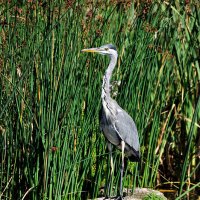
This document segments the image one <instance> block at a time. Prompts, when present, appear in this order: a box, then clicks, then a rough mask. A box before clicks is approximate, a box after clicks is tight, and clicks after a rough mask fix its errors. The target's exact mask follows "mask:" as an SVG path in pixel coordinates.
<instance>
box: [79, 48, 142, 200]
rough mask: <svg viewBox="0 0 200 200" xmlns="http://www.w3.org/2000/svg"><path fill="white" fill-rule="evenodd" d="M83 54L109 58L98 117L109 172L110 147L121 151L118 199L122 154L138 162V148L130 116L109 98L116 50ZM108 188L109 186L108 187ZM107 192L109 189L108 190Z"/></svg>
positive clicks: (110, 49) (95, 49)
mask: <svg viewBox="0 0 200 200" xmlns="http://www.w3.org/2000/svg"><path fill="white" fill-rule="evenodd" d="M82 51H84V52H97V53H100V54H103V55H108V56H109V57H110V63H109V66H108V68H107V70H106V72H105V75H104V77H103V84H102V93H101V100H102V109H101V117H100V126H101V129H102V131H103V133H104V135H105V137H106V139H107V141H108V149H109V152H110V158H111V172H112V173H113V160H112V145H114V146H116V147H117V148H119V149H121V151H122V167H121V181H120V196H119V197H120V199H122V196H123V189H122V179H123V171H124V153H125V154H126V155H127V156H128V157H129V158H130V160H131V161H136V162H137V161H139V158H140V153H139V151H140V146H139V139H138V132H137V128H136V125H135V123H134V121H133V119H132V118H131V117H130V115H129V114H128V113H127V112H125V111H124V110H123V109H122V108H121V107H120V106H119V105H118V103H117V102H116V101H115V100H114V99H112V98H111V96H110V79H111V76H112V72H113V70H114V68H115V66H116V63H117V57H118V54H117V50H116V48H115V47H114V46H113V45H112V44H108V45H104V46H101V47H99V48H90V49H83V50H82ZM109 187H110V186H109ZM108 190H109V189H108Z"/></svg>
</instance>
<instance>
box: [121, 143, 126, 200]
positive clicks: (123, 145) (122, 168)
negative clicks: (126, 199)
mask: <svg viewBox="0 0 200 200" xmlns="http://www.w3.org/2000/svg"><path fill="white" fill-rule="evenodd" d="M124 148H125V142H124V141H123V140H122V141H121V149H122V166H121V177H120V199H122V197H123V172H124Z"/></svg>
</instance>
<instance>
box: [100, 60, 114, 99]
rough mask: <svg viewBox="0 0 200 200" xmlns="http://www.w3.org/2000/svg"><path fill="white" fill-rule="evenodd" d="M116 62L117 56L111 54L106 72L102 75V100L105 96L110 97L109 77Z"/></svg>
mask: <svg viewBox="0 0 200 200" xmlns="http://www.w3.org/2000/svg"><path fill="white" fill-rule="evenodd" d="M116 63H117V58H116V57H112V56H111V57H110V64H109V66H108V68H107V70H106V73H105V74H104V76H103V84H102V93H101V98H102V100H105V99H106V98H109V97H110V79H111V76H112V72H113V70H114V68H115V65H116Z"/></svg>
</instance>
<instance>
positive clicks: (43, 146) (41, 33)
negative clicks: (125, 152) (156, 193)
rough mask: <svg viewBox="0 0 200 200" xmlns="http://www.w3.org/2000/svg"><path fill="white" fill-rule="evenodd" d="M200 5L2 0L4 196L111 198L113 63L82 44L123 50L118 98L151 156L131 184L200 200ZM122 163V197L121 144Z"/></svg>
mask: <svg viewBox="0 0 200 200" xmlns="http://www.w3.org/2000/svg"><path fill="white" fill-rule="evenodd" d="M199 7H200V5H199V2H198V1H195V0H193V1H192V0H191V1H175V3H172V4H171V3H170V1H159V0H158V1H147V0H142V1H135V2H134V3H132V1H115V0H112V1H107V2H104V1H100V0H98V1H92V0H91V1H84V0H79V1H73V0H71V1H70V0H68V1H62V0H60V1H58V0H56V1H33V0H27V1H23V0H22V1H14V0H13V1H1V3H0V8H1V9H0V36H1V37H0V45H1V48H0V84H1V87H0V142H1V146H0V149H1V153H0V158H1V159H0V199H5V200H6V199H16V200H17V199H18V200H19V199H22V200H23V199H33V200H38V199H48V200H51V199H54V200H55V199H56V200H59V199H62V200H63V199H76V200H77V199H87V198H95V197H97V196H99V195H100V193H101V190H100V189H101V188H102V187H103V186H104V185H105V182H106V177H107V174H108V173H109V170H108V169H107V157H108V156H107V150H106V143H105V139H104V137H103V135H102V134H101V132H100V130H99V119H98V117H99V110H100V105H101V101H100V94H101V81H102V76H103V73H104V71H105V69H106V66H107V64H108V59H107V58H106V57H102V56H98V55H86V54H82V53H81V52H80V51H81V49H83V48H86V47H95V46H101V45H103V44H106V43H113V44H115V45H116V46H117V49H118V52H119V60H118V65H117V68H116V69H115V71H114V76H113V88H112V93H113V96H114V98H115V99H116V100H117V101H118V102H119V104H120V105H121V106H122V107H123V108H124V109H125V110H126V111H127V112H128V113H130V115H131V116H132V117H133V118H134V119H135V122H136V124H137V127H138V132H139V136H140V144H141V156H142V158H141V163H140V164H135V163H128V166H127V169H126V176H125V178H124V187H125V188H135V187H149V188H154V189H160V190H162V191H165V192H166V195H168V193H169V192H170V193H171V194H172V197H171V199H176V200H178V199H197V198H198V197H197V196H198V195H199V192H200V182H199V180H200V160H199V159H200V149H199V148H200V134H199V133H200V98H199V95H200V68H199V42H200V35H199V33H200V31H199V26H200V9H199ZM116 83H120V84H116ZM117 85H119V86H117ZM114 161H115V177H114V178H113V182H112V184H113V188H116V189H114V191H113V194H116V193H117V187H116V186H117V185H118V182H119V170H117V169H118V168H119V164H120V152H119V151H117V150H116V151H115V152H114Z"/></svg>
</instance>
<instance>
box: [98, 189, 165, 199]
mask: <svg viewBox="0 0 200 200" xmlns="http://www.w3.org/2000/svg"><path fill="white" fill-rule="evenodd" d="M151 196H153V197H152V199H157V200H167V198H166V197H165V196H164V194H163V193H161V192H159V191H157V190H152V189H148V188H135V190H134V191H133V193H132V194H131V195H130V196H125V197H124V198H123V199H124V200H143V199H144V198H145V197H146V198H145V199H148V200H151ZM156 197H157V198H156ZM104 199H105V197H101V198H97V200H104ZM110 199H111V200H114V199H116V198H114V197H113V198H110ZM108 200H109V199H108Z"/></svg>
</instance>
